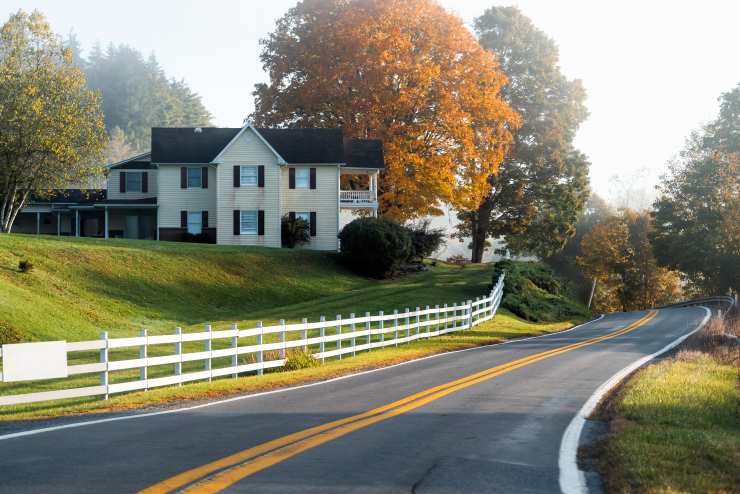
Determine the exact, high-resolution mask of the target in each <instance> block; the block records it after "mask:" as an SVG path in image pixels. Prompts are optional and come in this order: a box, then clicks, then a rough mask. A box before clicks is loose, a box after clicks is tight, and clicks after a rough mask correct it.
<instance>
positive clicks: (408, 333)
mask: <svg viewBox="0 0 740 494" xmlns="http://www.w3.org/2000/svg"><path fill="white" fill-rule="evenodd" d="M409 336H411V311H410V310H409V308H408V307H406V343H410V342H409V341H408V337H409Z"/></svg>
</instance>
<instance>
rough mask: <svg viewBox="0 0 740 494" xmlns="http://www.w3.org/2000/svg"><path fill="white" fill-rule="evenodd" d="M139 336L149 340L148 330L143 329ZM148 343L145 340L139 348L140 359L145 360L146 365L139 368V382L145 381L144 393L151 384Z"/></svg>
mask: <svg viewBox="0 0 740 494" xmlns="http://www.w3.org/2000/svg"><path fill="white" fill-rule="evenodd" d="M139 336H141V337H142V338H147V330H146V329H145V328H141V331H139ZM147 343H148V341H147V340H146V339H145V340H144V344H143V345H141V346H140V347H139V358H140V359H143V360H144V365H142V366H141V367H139V380H141V381H144V391H146V390H147V389H149V384H148V383H147V365H149V364H148V362H147Z"/></svg>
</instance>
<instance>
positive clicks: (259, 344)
mask: <svg viewBox="0 0 740 494" xmlns="http://www.w3.org/2000/svg"><path fill="white" fill-rule="evenodd" d="M256 327H257V329H259V333H257V347H258V348H259V350H257V358H256V360H257V363H258V364H260V365H259V367H258V368H257V375H259V376H261V375H262V374H264V373H265V351H264V350H263V349H262V344H263V338H262V321H257V326H256Z"/></svg>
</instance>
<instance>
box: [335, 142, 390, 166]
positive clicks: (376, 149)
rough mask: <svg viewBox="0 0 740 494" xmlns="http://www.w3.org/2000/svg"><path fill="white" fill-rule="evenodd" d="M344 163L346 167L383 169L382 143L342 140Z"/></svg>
mask: <svg viewBox="0 0 740 494" xmlns="http://www.w3.org/2000/svg"><path fill="white" fill-rule="evenodd" d="M344 162H345V163H347V166H359V167H363V168H378V169H380V170H382V169H384V168H385V160H384V159H383V142H382V141H380V140H378V139H350V138H346V139H345V140H344Z"/></svg>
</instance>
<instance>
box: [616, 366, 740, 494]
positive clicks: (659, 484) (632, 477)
mask: <svg viewBox="0 0 740 494" xmlns="http://www.w3.org/2000/svg"><path fill="white" fill-rule="evenodd" d="M737 386H738V370H737V368H736V367H735V366H733V365H728V364H722V363H720V362H718V361H716V360H715V359H712V358H711V357H710V356H708V355H706V354H701V353H697V354H694V355H692V356H690V357H684V358H681V359H668V360H665V361H663V362H660V363H658V364H654V365H651V366H649V367H647V368H645V369H644V370H642V371H640V372H639V373H638V374H637V375H636V376H635V377H634V378H632V379H631V380H630V381H629V382H628V384H627V385H626V387H625V389H624V390H623V392H622V393H621V394H620V396H619V397H618V398H617V402H616V409H615V415H616V417H615V419H613V422H612V429H613V432H614V434H613V436H612V437H611V438H610V439H609V441H608V442H607V445H606V450H605V457H604V462H606V465H605V467H604V469H605V473H606V482H607V487H608V488H607V491H608V492H630V493H643V492H646V493H684V492H712V493H730V492H738V490H737V489H738V486H739V484H738V482H740V413H739V412H740V409H739V408H738V404H739V401H738V387H737Z"/></svg>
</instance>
